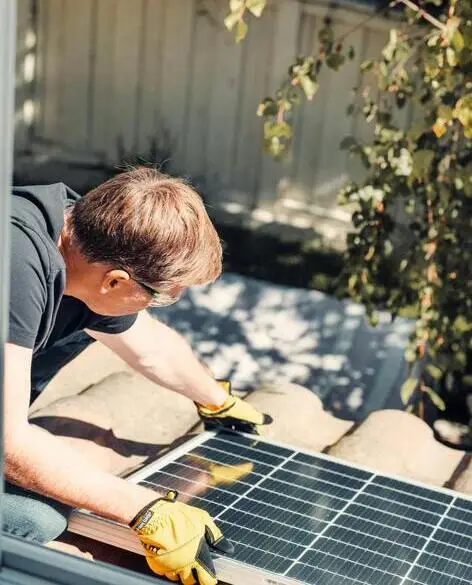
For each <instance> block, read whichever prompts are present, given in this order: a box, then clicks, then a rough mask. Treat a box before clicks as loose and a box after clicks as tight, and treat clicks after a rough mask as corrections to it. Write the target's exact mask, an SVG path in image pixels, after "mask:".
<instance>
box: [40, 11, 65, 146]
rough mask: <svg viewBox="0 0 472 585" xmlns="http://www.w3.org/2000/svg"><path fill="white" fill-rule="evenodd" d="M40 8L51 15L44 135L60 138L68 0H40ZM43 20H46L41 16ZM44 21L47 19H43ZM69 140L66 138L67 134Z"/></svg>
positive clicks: (46, 64)
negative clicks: (66, 5)
mask: <svg viewBox="0 0 472 585" xmlns="http://www.w3.org/2000/svg"><path fill="white" fill-rule="evenodd" d="M38 7H39V10H40V11H44V13H45V15H46V18H47V44H46V54H45V55H44V65H45V66H44V75H43V80H44V96H43V103H42V107H43V112H44V115H43V124H44V125H43V138H46V139H49V140H52V141H59V140H60V118H61V104H62V92H63V90H64V84H65V83H67V82H68V81H69V79H68V77H67V75H64V76H63V74H62V55H63V47H64V44H63V41H64V34H65V31H64V27H63V22H64V8H65V0H39V6H38ZM41 20H42V19H41ZM42 22H44V21H43V20H42ZM64 138H65V139H66V137H64Z"/></svg>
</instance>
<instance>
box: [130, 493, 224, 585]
mask: <svg viewBox="0 0 472 585" xmlns="http://www.w3.org/2000/svg"><path fill="white" fill-rule="evenodd" d="M176 498H177V492H175V491H170V492H169V493H168V494H167V496H166V497H164V498H159V499H158V500H155V501H153V502H151V503H150V504H148V505H147V506H146V507H145V508H143V509H142V510H141V511H140V512H139V514H137V516H136V517H135V518H134V519H133V520H132V521H131V522H130V527H131V528H132V529H133V530H134V531H135V532H136V534H137V535H138V537H139V539H140V540H141V543H142V545H143V547H144V550H145V554H146V560H147V562H148V565H149V567H150V568H151V570H152V571H154V573H156V574H157V575H162V576H165V577H167V578H168V579H170V580H171V581H178V580H179V579H180V580H181V581H182V583H183V584H184V585H195V584H199V585H216V583H217V579H216V574H215V566H214V564H213V561H212V558H211V554H210V548H211V549H214V550H216V551H219V552H222V553H226V554H232V553H233V552H234V549H233V545H232V544H231V543H230V541H229V540H227V539H226V538H225V537H224V536H223V534H222V532H221V530H220V529H219V528H218V527H217V526H216V524H215V523H214V522H213V520H212V519H211V517H210V515H209V514H208V512H205V511H204V510H200V509H199V508H195V507H194V506H188V505H187V504H182V503H181V502H177V501H176Z"/></svg>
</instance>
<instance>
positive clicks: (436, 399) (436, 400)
mask: <svg viewBox="0 0 472 585" xmlns="http://www.w3.org/2000/svg"><path fill="white" fill-rule="evenodd" d="M422 390H423V392H425V393H426V394H427V395H428V396H429V398H430V399H431V402H432V403H433V404H434V406H436V408H439V410H446V403H445V402H444V400H443V399H442V398H441V397H440V396H439V394H438V393H437V392H435V391H434V390H433V389H432V388H430V387H429V386H422Z"/></svg>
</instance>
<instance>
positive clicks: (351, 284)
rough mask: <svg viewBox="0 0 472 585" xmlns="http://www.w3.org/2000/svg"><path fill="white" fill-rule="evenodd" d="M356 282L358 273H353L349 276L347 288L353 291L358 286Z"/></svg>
mask: <svg viewBox="0 0 472 585" xmlns="http://www.w3.org/2000/svg"><path fill="white" fill-rule="evenodd" d="M356 284H357V274H351V276H350V277H349V280H348V283H347V288H348V289H349V290H350V291H351V292H352V291H354V289H355V288H356Z"/></svg>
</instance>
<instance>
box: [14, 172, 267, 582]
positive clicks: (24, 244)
mask: <svg viewBox="0 0 472 585" xmlns="http://www.w3.org/2000/svg"><path fill="white" fill-rule="evenodd" d="M11 224H12V262H11V290H10V299H11V300H10V317H9V337H8V343H7V344H6V347H5V422H4V431H5V456H4V461H5V478H6V481H7V483H6V494H5V496H4V502H3V529H4V530H6V531H8V532H10V533H12V534H15V535H17V536H21V537H24V538H28V539H30V540H33V541H36V542H43V543H47V542H48V541H51V540H54V539H55V538H57V537H58V536H59V535H60V534H61V533H62V532H63V531H64V530H65V528H66V526H67V516H68V513H69V511H70V509H71V507H81V508H86V509H88V510H90V511H92V512H95V513H97V514H100V515H101V516H104V517H107V518H110V519H113V520H116V521H118V522H121V523H124V524H129V525H130V526H131V528H133V529H134V530H135V531H136V532H137V534H138V536H139V537H140V538H141V540H142V542H143V545H144V547H145V552H146V558H147V560H148V563H149V565H150V567H151V568H152V569H153V570H154V571H155V572H156V573H158V574H161V575H166V576H167V577H168V578H170V579H172V580H178V579H179V578H180V579H181V581H182V582H183V583H184V584H185V585H193V583H196V582H199V583H202V584H204V585H212V584H213V583H216V579H215V575H214V567H213V563H212V560H211V556H210V549H209V546H210V547H213V548H215V549H218V550H220V551H223V552H231V549H232V547H231V545H230V544H229V543H228V541H227V540H225V538H224V537H223V535H222V533H221V531H220V530H219V529H218V528H217V526H216V525H215V524H214V522H213V521H212V519H211V518H210V516H209V515H208V514H207V513H206V512H204V511H202V510H199V509H198V508H194V507H192V506H188V505H186V504H183V503H180V502H179V501H176V497H175V496H176V494H175V493H173V492H170V493H169V494H157V496H158V499H156V492H154V491H151V490H148V489H146V488H144V487H142V486H138V485H134V484H132V483H129V482H126V481H125V480H123V479H120V478H117V477H114V476H113V475H111V474H109V473H107V472H105V471H103V470H102V469H99V468H98V467H96V466H94V465H93V464H92V463H90V462H89V461H88V460H87V459H86V458H85V457H83V456H82V455H81V453H79V452H76V451H75V450H74V449H73V448H72V447H70V446H66V445H65V444H64V443H63V442H61V441H60V440H59V439H58V438H57V437H54V436H53V435H51V434H49V433H46V432H44V431H43V430H42V429H40V428H39V427H37V426H34V425H31V424H29V422H28V407H29V405H30V403H31V401H32V400H33V399H34V398H35V397H36V395H37V393H38V392H39V391H41V390H42V388H43V387H44V385H45V382H46V381H47V379H48V377H50V375H51V374H52V373H54V372H55V371H57V369H58V368H59V367H61V366H62V365H64V363H66V362H67V361H69V360H70V359H71V358H72V357H73V356H74V355H75V354H76V353H77V352H79V351H81V349H83V347H84V346H85V345H86V344H87V343H88V341H86V342H85V344H84V343H83V341H82V338H83V337H84V333H81V332H84V331H85V333H86V339H89V340H90V341H92V340H98V341H99V342H101V343H103V344H105V345H106V346H107V347H109V348H110V349H112V350H113V351H114V352H115V353H117V354H118V355H119V356H120V357H121V358H123V359H124V360H125V361H126V362H127V363H128V364H129V365H131V366H132V367H133V368H134V369H135V370H137V371H138V372H140V373H142V374H143V375H145V376H146V377H147V378H149V379H150V380H152V381H154V382H156V383H158V384H160V385H162V386H164V387H166V388H168V389H169V390H173V391H175V392H178V393H180V394H183V395H185V396H187V397H188V398H189V399H191V400H193V401H194V402H195V403H196V404H197V408H198V410H199V413H200V415H201V416H202V417H203V418H204V419H206V420H208V419H213V420H214V419H218V421H219V422H220V423H221V424H225V422H228V423H230V424H233V423H234V421H241V422H250V423H254V424H266V423H268V422H270V418H269V417H267V416H266V415H262V414H260V413H258V412H257V411H255V410H254V409H253V408H252V407H251V406H250V405H248V404H246V403H243V402H242V401H240V400H239V399H237V398H235V397H233V396H232V395H228V393H227V392H225V391H224V390H223V388H222V387H221V386H220V385H219V384H218V383H217V382H216V381H215V380H214V379H213V378H212V377H211V376H210V375H209V374H208V372H207V371H206V370H205V368H204V367H203V366H202V365H201V364H200V363H199V362H198V360H197V359H196V358H195V357H194V355H193V353H192V351H191V348H190V346H189V345H188V344H187V343H186V341H185V340H184V339H183V338H182V337H181V336H180V335H179V334H177V333H176V332H175V331H173V330H172V329H170V328H168V327H167V326H165V325H164V324H162V323H160V322H158V321H156V320H154V319H152V318H151V317H150V316H149V315H148V314H147V313H146V312H145V311H144V309H146V308H147V307H150V306H165V305H168V304H171V303H173V302H175V301H177V300H178V298H179V296H180V295H181V293H182V291H183V290H184V289H185V287H187V286H192V285H197V284H203V283H207V282H212V281H214V280H215V279H216V278H217V277H218V276H219V274H220V272H221V245H220V242H219V239H218V236H217V233H216V231H215V229H214V227H213V225H212V223H211V221H210V219H209V217H208V215H207V213H206V211H205V208H204V205H203V202H202V200H201V199H200V197H199V196H198V194H197V193H195V191H194V190H193V189H192V188H191V187H190V186H189V185H187V184H186V183H185V182H184V181H182V180H180V179H176V178H171V177H167V176H165V175H162V174H160V173H159V172H157V171H155V170H153V169H150V168H137V169H133V170H130V171H128V172H125V173H122V174H119V175H117V176H116V177H114V178H112V179H110V180H109V181H107V182H106V183H103V184H102V185H100V186H98V187H97V188H96V189H94V190H92V191H91V192H89V193H88V194H87V195H85V196H84V197H83V198H80V197H79V196H78V195H77V194H76V193H74V192H73V191H71V190H70V189H69V188H67V187H66V186H65V185H63V184H62V183H60V184H55V185H48V186H39V187H38V186H36V187H23V188H16V189H14V190H13V201H12V218H11ZM80 336H82V338H81V337H80ZM71 348H72V349H71ZM130 391H131V389H130ZM165 415H167V413H165ZM130 416H132V413H130ZM163 416H164V413H163Z"/></svg>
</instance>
